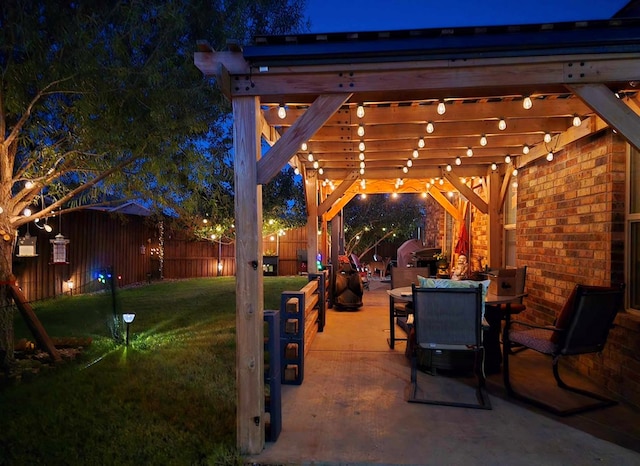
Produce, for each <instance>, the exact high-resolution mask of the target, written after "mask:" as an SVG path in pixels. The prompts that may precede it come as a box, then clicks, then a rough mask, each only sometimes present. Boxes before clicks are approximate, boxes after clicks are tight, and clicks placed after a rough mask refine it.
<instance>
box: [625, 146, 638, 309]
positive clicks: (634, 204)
mask: <svg viewBox="0 0 640 466" xmlns="http://www.w3.org/2000/svg"><path fill="white" fill-rule="evenodd" d="M627 157H628V159H627V167H629V173H628V175H627V196H628V202H627V205H628V206H629V209H628V211H627V222H626V223H627V247H628V254H627V261H628V263H627V264H626V267H627V277H628V278H627V282H628V284H627V289H628V290H629V308H631V309H636V310H640V160H639V158H640V151H638V149H636V148H635V147H633V146H631V145H628V151H627Z"/></svg>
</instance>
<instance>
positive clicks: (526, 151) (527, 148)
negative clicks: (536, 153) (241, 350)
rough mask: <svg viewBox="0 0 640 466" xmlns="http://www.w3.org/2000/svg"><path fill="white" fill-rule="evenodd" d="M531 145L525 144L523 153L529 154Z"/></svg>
mask: <svg viewBox="0 0 640 466" xmlns="http://www.w3.org/2000/svg"><path fill="white" fill-rule="evenodd" d="M529 150H530V149H529V146H528V145H527V144H525V145H524V146H522V153H523V154H524V155H527V154H528V153H529Z"/></svg>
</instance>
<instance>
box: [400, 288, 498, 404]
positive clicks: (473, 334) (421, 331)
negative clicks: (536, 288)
mask: <svg viewBox="0 0 640 466" xmlns="http://www.w3.org/2000/svg"><path fill="white" fill-rule="evenodd" d="M412 291H413V313H414V320H413V324H414V329H415V333H414V334H415V342H414V351H413V354H412V356H411V393H410V396H409V400H408V401H409V402H412V403H426V404H434V405H444V406H457V407H463V408H479V409H491V401H490V400H489V397H488V395H487V393H486V390H485V376H484V370H483V367H482V365H483V356H484V348H483V346H482V285H481V284H480V285H479V286H478V287H473V288H419V287H416V286H415V285H412ZM420 350H423V351H437V350H443V351H466V352H469V351H470V352H473V353H474V356H475V357H474V364H473V371H474V374H475V376H476V378H477V386H476V398H477V401H478V402H477V403H463V402H456V401H446V400H433V399H428V398H418V397H417V393H418V377H417V376H418V374H417V370H418V355H417V351H420Z"/></svg>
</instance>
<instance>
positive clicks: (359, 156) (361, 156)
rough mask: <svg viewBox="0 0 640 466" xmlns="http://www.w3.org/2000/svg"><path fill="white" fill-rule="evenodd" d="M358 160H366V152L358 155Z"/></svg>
mask: <svg viewBox="0 0 640 466" xmlns="http://www.w3.org/2000/svg"><path fill="white" fill-rule="evenodd" d="M358 158H359V159H360V160H364V152H360V154H358Z"/></svg>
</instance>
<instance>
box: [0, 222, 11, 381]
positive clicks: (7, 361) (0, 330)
mask: <svg viewBox="0 0 640 466" xmlns="http://www.w3.org/2000/svg"><path fill="white" fill-rule="evenodd" d="M7 230H9V228H7V227H6V226H1V227H0V369H1V370H3V371H5V372H6V371H8V370H9V369H10V368H11V367H12V366H13V363H14V354H13V344H14V343H13V318H14V314H15V312H14V306H13V301H12V299H11V293H10V290H9V286H8V284H9V283H10V282H12V281H15V277H14V276H13V273H12V272H13V269H12V267H13V263H12V260H13V239H14V237H15V236H14V235H15V234H14V232H13V230H12V231H11V232H9V231H7ZM7 238H8V239H7Z"/></svg>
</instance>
